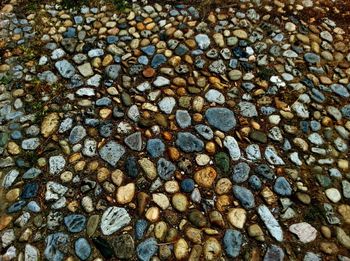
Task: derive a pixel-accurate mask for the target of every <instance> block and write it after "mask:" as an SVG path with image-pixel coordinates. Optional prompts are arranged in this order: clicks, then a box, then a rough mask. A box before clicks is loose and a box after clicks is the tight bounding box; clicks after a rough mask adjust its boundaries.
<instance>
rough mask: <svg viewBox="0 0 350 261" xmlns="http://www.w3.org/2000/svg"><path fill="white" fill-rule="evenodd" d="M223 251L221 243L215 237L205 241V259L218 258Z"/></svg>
mask: <svg viewBox="0 0 350 261" xmlns="http://www.w3.org/2000/svg"><path fill="white" fill-rule="evenodd" d="M221 252H222V248H221V245H220V243H219V241H218V240H217V239H216V238H215V237H209V238H208V239H207V240H206V241H205V242H204V246H203V254H204V258H205V260H217V259H218V258H219V256H220V255H221Z"/></svg>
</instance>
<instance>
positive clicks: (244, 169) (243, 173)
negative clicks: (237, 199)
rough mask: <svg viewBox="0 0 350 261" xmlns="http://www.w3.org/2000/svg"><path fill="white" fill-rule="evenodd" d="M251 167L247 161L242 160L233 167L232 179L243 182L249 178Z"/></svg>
mask: <svg viewBox="0 0 350 261" xmlns="http://www.w3.org/2000/svg"><path fill="white" fill-rule="evenodd" d="M249 172H250V167H249V165H248V164H247V163H246V162H240V163H238V164H237V165H235V166H234V167H233V173H232V181H233V182H235V183H242V182H244V181H246V180H247V179H248V178H249Z"/></svg>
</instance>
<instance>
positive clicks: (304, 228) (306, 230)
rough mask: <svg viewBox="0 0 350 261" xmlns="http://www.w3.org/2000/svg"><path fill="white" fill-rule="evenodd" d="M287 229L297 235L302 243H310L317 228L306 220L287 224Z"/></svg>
mask: <svg viewBox="0 0 350 261" xmlns="http://www.w3.org/2000/svg"><path fill="white" fill-rule="evenodd" d="M289 231H290V232H292V233H293V234H295V235H297V236H298V238H299V240H300V241H301V242H302V243H310V242H312V241H314V240H315V239H316V236H317V230H316V229H315V228H314V227H313V226H311V225H310V224H309V223H306V222H301V223H297V224H293V225H291V226H289Z"/></svg>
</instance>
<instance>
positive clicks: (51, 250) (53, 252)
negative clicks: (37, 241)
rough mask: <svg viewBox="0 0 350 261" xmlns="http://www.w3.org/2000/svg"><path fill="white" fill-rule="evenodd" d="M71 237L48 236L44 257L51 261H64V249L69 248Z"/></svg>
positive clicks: (65, 235) (58, 234)
mask: <svg viewBox="0 0 350 261" xmlns="http://www.w3.org/2000/svg"><path fill="white" fill-rule="evenodd" d="M68 242H69V237H68V235H67V234H64V233H55V234H51V235H48V236H47V238H46V239H45V243H46V248H45V250H44V256H45V258H46V259H47V260H49V261H62V260H63V258H64V253H63V252H62V249H67V248H68V246H67V245H68Z"/></svg>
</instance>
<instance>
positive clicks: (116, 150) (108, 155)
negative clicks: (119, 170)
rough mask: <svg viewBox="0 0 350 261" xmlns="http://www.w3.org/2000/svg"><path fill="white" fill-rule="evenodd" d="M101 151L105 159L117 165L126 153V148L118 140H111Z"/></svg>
mask: <svg viewBox="0 0 350 261" xmlns="http://www.w3.org/2000/svg"><path fill="white" fill-rule="evenodd" d="M99 153H100V156H101V158H102V159H103V160H105V161H107V162H108V163H109V164H111V165H112V166H114V167H115V166H116V165H117V162H118V161H119V159H120V158H121V157H122V156H123V155H124V153H125V149H124V147H123V146H122V145H120V144H118V143H117V142H115V141H109V142H108V143H107V144H105V145H104V146H103V147H102V148H101V149H100V151H99Z"/></svg>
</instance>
